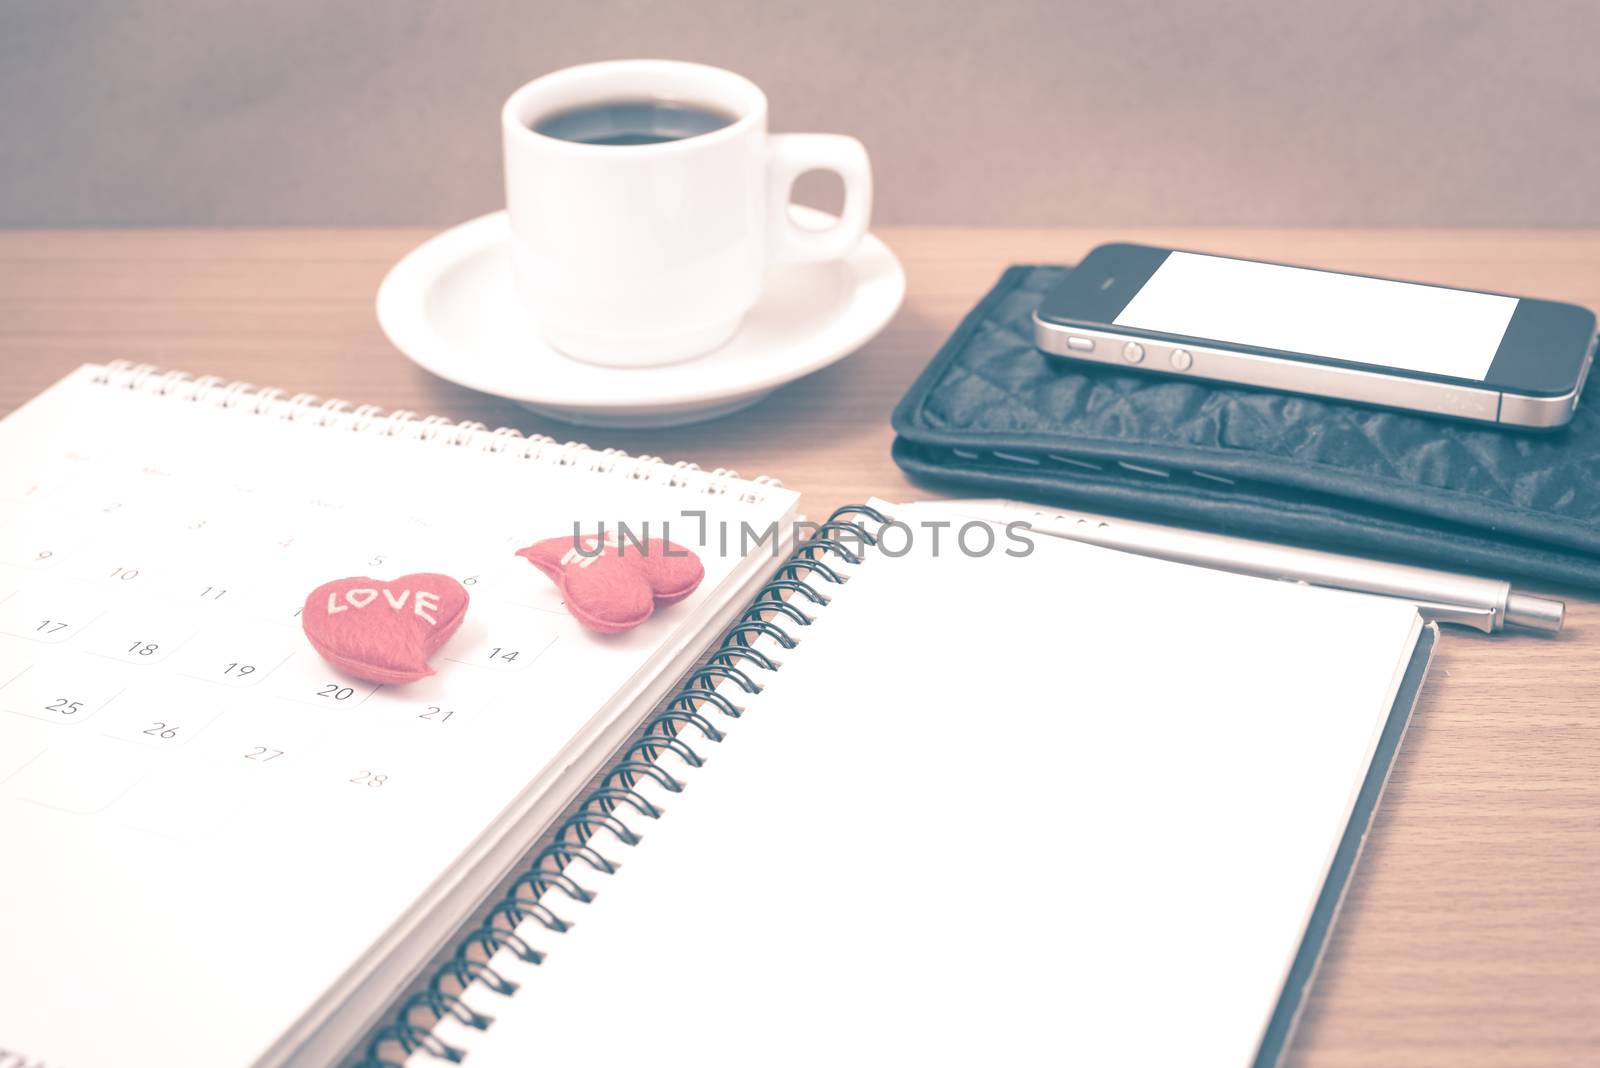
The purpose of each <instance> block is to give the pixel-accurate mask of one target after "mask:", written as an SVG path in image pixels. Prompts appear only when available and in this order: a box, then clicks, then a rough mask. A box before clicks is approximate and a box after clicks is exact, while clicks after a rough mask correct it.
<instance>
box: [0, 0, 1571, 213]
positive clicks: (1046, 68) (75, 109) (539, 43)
mask: <svg viewBox="0 0 1600 1068" xmlns="http://www.w3.org/2000/svg"><path fill="white" fill-rule="evenodd" d="M1597 43H1600V0H1534V2H1523V3H1512V2H1487V0H1476V2H1474V0H1460V2H1454V0H1409V2H1390V3H1380V2H1368V0H1327V2H1324V3H1317V4H1311V3H1302V2H1294V0H1280V2H1276V3H1267V2H1255V0H1201V2H1184V0H1146V2H1143V3H1082V2H1058V3H1047V2H1039V0H988V2H960V3H955V2H938V3H936V2H915V0H883V2H872V0H806V2H793V0H680V2H677V3H645V2H640V0H571V2H566V3H544V2H537V3H536V2H526V0H524V2H514V0H472V2H460V3H425V2H421V0H382V2H380V0H364V2H355V0H277V2H273V3H249V4H246V3H233V4H225V3H221V2H207V0H166V2H163V3H145V2H135V0H0V101H3V107H0V226H11V227H17V226H61V225H66V226H90V225H94V226H98V225H130V226H133V225H169V224H194V225H213V224H227V225H237V224H262V225H277V224H385V223H425V224H433V223H437V224H443V223H449V222H453V221H456V220H459V219H462V218H466V217H468V216H471V215H474V214H477V213H479V212H482V211H486V210H489V209H492V208H493V207H495V206H496V205H497V204H498V202H499V200H500V193H499V183H500V176H499V141H498V132H497V128H496V121H497V111H498V107H499V104H500V102H501V100H502V99H503V98H504V97H505V96H506V94H507V93H509V92H510V90H512V89H513V88H515V87H516V86H517V85H519V84H520V83H522V82H523V81H526V80H527V79H529V78H531V77H533V76H534V75H536V74H538V73H540V72H543V71H547V70H550V69H552V68H555V67H559V66H564V65H566V64H570V63H577V62H583V61H586V60H593V59H603V58H614V57H622V56H638V55H656V56H668V57H676V58H685V59H695V60H700V61H703V62H708V63H713V64H717V65H721V66H726V67H731V68H733V69H735V70H738V71H740V72H742V73H745V74H747V75H749V76H750V77H752V78H754V79H755V80H756V81H758V82H759V83H761V84H762V85H763V86H764V87H765V88H766V90H767V92H768V95H769V96H770V98H771V101H772V117H773V126H774V128H775V129H778V130H827V131H841V132H846V133H851V134H854V135H855V136H857V137H859V138H861V139H862V140H863V141H865V142H866V144H867V146H868V148H869V150H870V151H871V153H872V157H873V162H874V166H875V168H876V172H877V178H878V189H879V196H878V211H877V219H878V220H879V221H880V222H884V223H904V222H922V223H970V224H1046V223H1050V224H1129V225H1133V224H1178V223H1228V224H1259V225H1278V224H1308V225H1310V224H1333V225H1341V224H1348V225H1377V226H1391V225H1394V226H1398V225H1407V226H1409V225H1430V226H1432V225H1439V226H1459V225H1465V226H1498V225H1515V226H1523V225H1536V226H1542V225H1551V226H1558V225H1559V226H1568V225H1589V226H1593V225H1600V61H1597V60H1596V58H1595V57H1596V48H1597Z"/></svg>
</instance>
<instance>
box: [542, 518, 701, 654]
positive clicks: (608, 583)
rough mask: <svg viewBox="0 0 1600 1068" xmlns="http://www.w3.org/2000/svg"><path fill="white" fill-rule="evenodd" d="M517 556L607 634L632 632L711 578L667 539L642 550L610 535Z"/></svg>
mask: <svg viewBox="0 0 1600 1068" xmlns="http://www.w3.org/2000/svg"><path fill="white" fill-rule="evenodd" d="M602 542H603V544H602ZM517 555H518V556H520V557H522V558H523V559H525V560H527V561H528V562H529V563H530V564H532V565H533V566H534V567H536V568H538V569H539V570H540V571H543V572H544V573H545V574H546V575H548V576H549V577H550V581H552V582H554V583H555V584H556V587H557V588H558V589H559V590H560V591H561V596H562V599H563V600H565V601H566V602H567V611H569V612H571V613H572V614H573V616H574V617H575V618H576V619H577V620H578V622H579V623H582V624H583V625H584V626H586V627H588V628H589V629H590V630H598V631H601V632H603V633H606V634H616V633H619V632H621V631H625V630H632V629H633V628H634V627H637V626H638V625H639V624H640V623H643V622H644V621H645V620H647V619H649V618H650V614H651V613H652V612H654V611H655V610H656V609H657V608H663V607H665V606H667V605H669V604H675V603H677V602H678V601H681V600H683V599H684V598H685V597H687V596H689V595H690V594H691V593H693V592H694V591H695V588H696V587H698V586H699V585H700V580H701V579H703V578H705V575H706V569H705V568H704V567H703V566H701V564H700V558H699V557H698V556H696V555H695V554H694V553H693V552H691V551H690V550H688V549H685V548H684V547H683V546H681V545H677V544H675V543H673V542H670V541H665V540H663V539H661V538H651V539H648V540H646V541H645V542H644V544H643V547H642V548H641V547H640V546H639V545H637V544H635V543H634V542H633V541H632V540H631V539H629V540H626V541H622V542H621V543H620V544H619V540H618V539H617V538H616V537H615V536H613V535H610V534H605V535H603V536H602V535H596V534H585V535H583V536H582V537H579V536H577V535H573V536H571V537H560V538H546V539H545V540H544V541H539V542H535V543H534V544H532V545H530V546H528V547H527V548H526V549H518V550H517Z"/></svg>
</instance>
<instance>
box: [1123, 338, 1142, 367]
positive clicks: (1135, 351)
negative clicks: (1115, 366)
mask: <svg viewBox="0 0 1600 1068" xmlns="http://www.w3.org/2000/svg"><path fill="white" fill-rule="evenodd" d="M1122 358H1123V359H1124V360H1127V361H1128V362H1129V363H1138V362H1140V361H1141V360H1143V359H1144V346H1143V345H1141V344H1139V343H1138V342H1137V341H1130V342H1128V343H1127V344H1126V345H1124V346H1122Z"/></svg>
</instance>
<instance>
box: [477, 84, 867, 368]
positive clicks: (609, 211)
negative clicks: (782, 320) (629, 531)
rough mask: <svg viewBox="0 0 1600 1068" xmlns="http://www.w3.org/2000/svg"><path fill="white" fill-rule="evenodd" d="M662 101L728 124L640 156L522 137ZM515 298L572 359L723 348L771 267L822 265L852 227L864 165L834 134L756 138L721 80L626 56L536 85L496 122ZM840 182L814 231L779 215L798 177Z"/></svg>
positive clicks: (744, 90)
mask: <svg viewBox="0 0 1600 1068" xmlns="http://www.w3.org/2000/svg"><path fill="white" fill-rule="evenodd" d="M638 100H667V101H672V102H675V103H681V104H689V105H698V106H701V107H705V108H710V109H713V110H716V111H720V112H722V113H724V114H727V115H730V116H732V117H733V120H734V121H732V122H731V123H730V124H728V125H726V126H723V127H721V128H720V129H716V130H712V131H711V132H709V133H702V134H698V135H696V136H693V137H686V138H683V139H681V140H676V141H666V142H661V143H657V144H643V145H627V146H618V145H599V144H585V143H581V142H575V141H566V140H562V139H560V138H556V137H549V136H546V135H544V134H541V133H538V132H536V131H535V130H534V128H533V127H535V126H536V125H538V124H539V123H540V122H541V121H543V120H545V119H547V118H549V117H550V116H552V115H554V114H557V113H559V112H563V111H568V110H571V109H573V108H577V107H583V106H587V105H593V104H600V103H605V102H616V101H638ZM501 127H502V136H503V138H504V141H505V167H506V206H507V209H508V214H509V216H510V220H511V255H512V262H513V265H514V269H515V274H516V286H517V292H518V295H519V297H520V299H521V300H522V301H524V302H525V305H526V307H527V309H528V310H529V312H531V315H532V319H533V322H534V324H535V329H537V331H538V332H539V333H540V334H541V335H542V336H543V337H544V339H545V340H546V341H547V342H549V343H550V344H551V345H552V346H554V347H555V348H557V349H559V350H560V351H562V352H564V353H566V354H567V355H569V356H572V357H574V358H576V359H579V360H584V361H587V362H590V363H600V364H608V365H612V366H618V367H643V366H648V365H651V364H660V363H670V362H672V361H675V360H682V359H687V358H689V357H692V356H698V355H700V354H702V353H706V352H709V351H711V350H712V349H715V348H717V347H718V346H719V345H721V344H723V343H724V342H726V341H727V340H728V339H729V338H731V337H732V336H733V334H734V332H735V331H737V330H738V328H739V323H740V320H741V319H742V318H743V316H744V314H745V313H746V312H747V311H749V310H750V308H751V306H752V305H754V304H755V302H756V299H757V298H758V297H759V296H760V295H761V289H762V284H763V280H764V276H765V274H766V269H767V267H768V265H769V264H772V263H774V262H785V261H788V262H794V261H805V260H830V259H837V258H839V257H842V256H844V255H846V254H848V253H849V252H850V250H851V249H852V248H854V247H855V245H856V243H857V242H859V241H860V240H861V238H862V236H863V235H864V234H865V233H866V231H867V223H868V219H869V217H870V215H871V212H872V170H871V167H870V165H869V164H868V162H867V153H866V149H864V148H863V147H862V146H861V142H859V141H857V140H856V139H855V138H853V137H846V136H844V135H842V134H772V135H769V134H768V133H767V98H766V96H765V95H764V94H763V93H762V92H761V90H760V89H758V88H757V87H756V86H755V84H754V83H753V82H751V81H749V80H748V79H746V78H742V77H740V76H739V75H737V74H734V73H732V72H731V71H725V70H719V69H717V68H716V67H707V66H702V65H701V64H698V63H680V62H676V61H672V60H659V59H638V60H618V61H614V62H606V63H590V64H586V65H584V66H580V67H569V68H567V69H565V70H560V71H556V72H555V73H553V74H547V75H545V76H544V77H542V78H537V79H535V80H534V81H531V82H529V83H528V84H527V85H524V86H523V87H522V88H521V89H518V90H517V91H516V92H514V93H512V94H511V97H510V99H508V100H507V101H506V104H505V108H504V109H503V111H502V113H501ZM815 170H820V171H833V172H835V173H837V174H838V175H839V177H840V178H842V179H843V180H844V210H843V212H842V214H841V215H840V218H839V220H838V221H837V222H836V223H834V224H833V225H831V226H829V227H827V228H826V229H822V230H813V229H808V228H805V227H802V226H799V225H796V224H795V223H794V222H792V221H791V220H790V218H789V199H790V190H791V187H792V186H793V184H794V180H795V179H796V178H797V177H798V176H799V175H801V174H803V173H805V172H807V171H815Z"/></svg>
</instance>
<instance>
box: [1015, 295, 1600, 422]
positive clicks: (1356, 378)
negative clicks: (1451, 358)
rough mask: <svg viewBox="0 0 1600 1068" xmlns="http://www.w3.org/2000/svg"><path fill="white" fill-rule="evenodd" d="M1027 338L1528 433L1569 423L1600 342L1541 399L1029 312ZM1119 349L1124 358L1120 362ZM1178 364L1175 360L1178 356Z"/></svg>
mask: <svg viewBox="0 0 1600 1068" xmlns="http://www.w3.org/2000/svg"><path fill="white" fill-rule="evenodd" d="M1033 333H1034V344H1035V345H1037V346H1038V347H1039V349H1040V350H1041V351H1043V352H1046V353H1048V354H1050V355H1052V356H1061V357H1065V358H1067V359H1072V360H1082V361H1084V362H1085V363H1098V364H1105V365H1107V366H1112V367H1119V368H1121V369H1123V370H1133V371H1145V372H1149V373H1153V374H1167V375H1171V376H1173V377H1176V378H1205V379H1209V380H1212V381H1216V382H1232V383H1234V384H1236V385H1241V386H1254V387H1257V388H1260V389H1271V390H1278V391H1281V392H1286V393H1305V394H1309V395H1310V396H1313V397H1331V398H1336V399H1338V400H1347V401H1355V402H1357V403H1359V404H1374V405H1379V406H1381V407H1384V408H1402V409H1406V410H1408V411H1414V412H1427V413H1428V414H1430V415H1446V416H1451V417H1453V418H1457V419H1472V420H1475V421H1477V422H1482V423H1502V424H1505V425H1508V426H1518V427H1526V428H1529V429H1534V430H1549V429H1552V428H1554V427H1559V426H1565V425H1566V424H1567V423H1568V422H1569V421H1570V420H1571V419H1572V413H1573V411H1574V409H1576V408H1577V406H1578V398H1579V397H1580V396H1581V395H1582V393H1583V384H1584V382H1585V380H1587V379H1588V377H1589V368H1590V367H1591V366H1592V365H1593V363H1594V356H1595V345H1596V341H1597V340H1600V337H1596V338H1591V339H1590V340H1589V349H1588V352H1587V353H1585V354H1584V358H1583V366H1582V368H1580V369H1579V371H1578V382H1577V385H1575V386H1574V387H1573V388H1572V390H1571V391H1570V392H1568V393H1563V394H1560V395H1558V396H1550V397H1543V396H1533V395H1531V394H1526V393H1507V392H1505V391H1503V390H1498V389H1495V388H1493V387H1489V386H1467V385H1461V384H1459V383H1454V382H1433V381H1429V380H1427V379H1422V378H1409V377H1406V376H1404V375H1398V374H1386V373H1384V372H1382V371H1362V370H1357V369H1356V368H1353V367H1338V366H1335V365H1333V364H1322V363H1312V362H1310V361H1300V360H1292V359H1285V358H1283V357H1279V356H1265V355H1260V354H1257V353H1250V352H1240V351H1237V350H1234V349H1225V348H1219V347H1217V346H1214V345H1204V344H1200V343H1190V342H1176V341H1171V340H1162V339H1157V338H1151V337H1145V336H1139V335H1135V334H1125V333H1120V332H1118V331H1117V330H1115V329H1113V328H1108V327H1106V326H1104V325H1100V326H1092V327H1091V326H1072V325H1067V324H1065V323H1055V322H1051V321H1049V320H1048V319H1043V318H1041V317H1040V315H1039V313H1038V312H1037V311H1035V312H1034V313H1033ZM1074 340H1076V341H1077V344H1076V345H1074V344H1073V342H1074ZM1130 344H1132V345H1137V346H1139V348H1138V352H1139V353H1140V355H1139V357H1138V358H1137V359H1134V358H1133V356H1132V352H1133V350H1131V349H1128V346H1129V345H1130ZM1125 350H1127V351H1128V353H1129V354H1128V355H1126V356H1125V355H1124V351H1125ZM1174 352H1187V353H1188V354H1189V358H1190V359H1189V365H1188V366H1187V367H1186V368H1180V367H1178V366H1176V365H1175V364H1174V362H1173V356H1172V354H1173V353H1174ZM1179 362H1182V360H1181V358H1180V360H1179Z"/></svg>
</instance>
